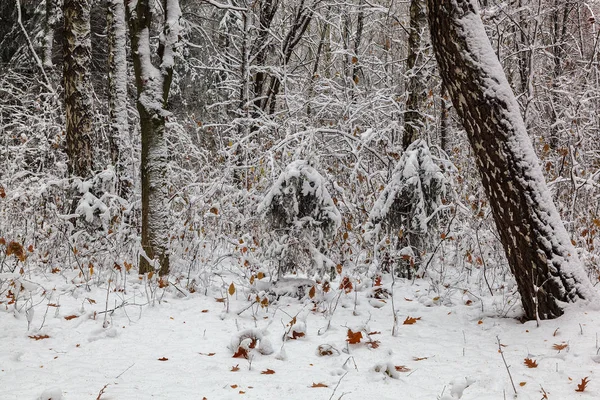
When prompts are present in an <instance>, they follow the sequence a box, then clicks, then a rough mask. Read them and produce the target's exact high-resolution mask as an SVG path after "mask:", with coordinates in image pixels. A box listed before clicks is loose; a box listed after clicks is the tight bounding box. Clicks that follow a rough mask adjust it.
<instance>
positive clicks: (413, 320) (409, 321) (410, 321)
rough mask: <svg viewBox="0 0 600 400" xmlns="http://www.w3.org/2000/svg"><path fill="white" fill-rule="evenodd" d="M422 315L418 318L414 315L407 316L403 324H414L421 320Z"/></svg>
mask: <svg viewBox="0 0 600 400" xmlns="http://www.w3.org/2000/svg"><path fill="white" fill-rule="evenodd" d="M420 319H421V317H418V318H413V317H406V319H405V320H404V322H403V323H402V324H403V325H412V324H416V323H417V321H418V320H420Z"/></svg>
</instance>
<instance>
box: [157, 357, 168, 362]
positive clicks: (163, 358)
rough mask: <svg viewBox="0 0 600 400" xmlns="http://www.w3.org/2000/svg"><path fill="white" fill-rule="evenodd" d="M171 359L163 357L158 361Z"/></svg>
mask: <svg viewBox="0 0 600 400" xmlns="http://www.w3.org/2000/svg"><path fill="white" fill-rule="evenodd" d="M168 360H169V359H168V358H167V357H161V358H159V359H158V361H168Z"/></svg>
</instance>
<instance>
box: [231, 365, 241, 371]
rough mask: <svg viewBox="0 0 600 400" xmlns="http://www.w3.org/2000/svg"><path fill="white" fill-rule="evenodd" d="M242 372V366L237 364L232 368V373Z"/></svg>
mask: <svg viewBox="0 0 600 400" xmlns="http://www.w3.org/2000/svg"><path fill="white" fill-rule="evenodd" d="M239 370H240V364H236V365H235V366H234V367H231V372H238V371H239Z"/></svg>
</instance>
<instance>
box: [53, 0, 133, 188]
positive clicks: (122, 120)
mask: <svg viewBox="0 0 600 400" xmlns="http://www.w3.org/2000/svg"><path fill="white" fill-rule="evenodd" d="M48 1H50V0H48ZM106 21H107V34H108V110H109V118H110V121H109V123H110V127H109V135H108V140H109V147H110V158H111V162H112V164H113V166H114V167H115V170H116V173H117V179H118V185H119V188H118V192H119V195H120V196H121V197H127V195H128V193H129V190H130V189H131V187H132V186H133V184H132V182H130V180H129V179H128V178H127V174H126V171H127V169H128V167H130V166H131V163H130V162H129V157H127V156H126V153H125V152H126V150H127V149H129V148H130V146H131V143H130V140H129V122H128V120H127V51H126V45H127V41H126V34H127V25H126V22H125V3H124V1H123V0H109V1H108V8H107V18H106Z"/></svg>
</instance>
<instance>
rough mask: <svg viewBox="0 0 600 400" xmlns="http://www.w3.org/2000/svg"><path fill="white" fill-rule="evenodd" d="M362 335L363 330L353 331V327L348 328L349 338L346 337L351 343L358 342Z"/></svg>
mask: <svg viewBox="0 0 600 400" xmlns="http://www.w3.org/2000/svg"><path fill="white" fill-rule="evenodd" d="M362 337H363V336H362V332H360V331H358V332H352V330H351V329H348V339H346V341H347V342H348V343H350V344H358V343H360V340H361V339H362Z"/></svg>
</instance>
